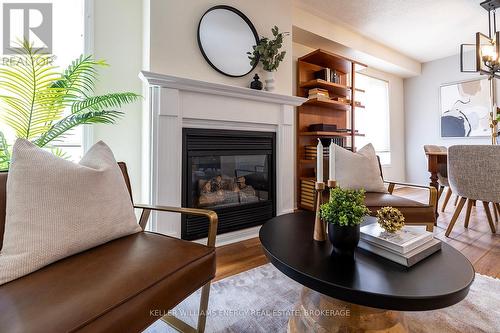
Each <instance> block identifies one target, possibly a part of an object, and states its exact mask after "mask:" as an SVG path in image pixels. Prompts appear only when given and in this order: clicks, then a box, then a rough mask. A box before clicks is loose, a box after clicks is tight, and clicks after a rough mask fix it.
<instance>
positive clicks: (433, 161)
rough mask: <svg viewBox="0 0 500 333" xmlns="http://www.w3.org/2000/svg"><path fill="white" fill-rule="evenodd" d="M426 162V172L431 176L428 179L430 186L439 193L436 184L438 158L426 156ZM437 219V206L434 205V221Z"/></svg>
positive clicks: (437, 184)
mask: <svg viewBox="0 0 500 333" xmlns="http://www.w3.org/2000/svg"><path fill="white" fill-rule="evenodd" d="M427 162H428V171H429V172H430V174H431V177H430V180H431V182H430V185H431V186H433V187H435V188H436V190H437V191H438V193H439V183H438V172H439V166H438V156H436V155H428V156H427ZM438 217H439V213H438V205H437V203H436V219H437V218H438Z"/></svg>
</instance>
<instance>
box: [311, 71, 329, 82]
mask: <svg viewBox="0 0 500 333" xmlns="http://www.w3.org/2000/svg"><path fill="white" fill-rule="evenodd" d="M330 76H331V70H330V68H323V69H321V70H319V71H316V72H314V78H315V79H317V80H324V81H326V82H330Z"/></svg>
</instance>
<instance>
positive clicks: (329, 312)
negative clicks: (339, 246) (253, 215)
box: [259, 212, 474, 332]
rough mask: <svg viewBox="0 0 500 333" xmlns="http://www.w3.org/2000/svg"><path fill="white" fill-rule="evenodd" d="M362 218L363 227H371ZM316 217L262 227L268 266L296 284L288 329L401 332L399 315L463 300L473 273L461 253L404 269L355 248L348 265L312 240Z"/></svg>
mask: <svg viewBox="0 0 500 333" xmlns="http://www.w3.org/2000/svg"><path fill="white" fill-rule="evenodd" d="M374 222H375V219H374V218H371V217H369V218H367V219H366V221H365V223H374ZM313 227H314V213H311V212H298V213H292V214H286V215H281V216H278V217H275V218H273V219H271V220H269V221H268V222H266V223H265V224H264V225H263V226H262V228H261V229H260V234H259V236H260V241H261V243H262V246H263V248H264V251H265V253H266V255H267V257H268V259H269V260H270V261H271V263H272V264H273V265H274V266H275V267H276V268H277V269H279V270H280V271H281V272H283V273H284V274H285V275H287V276H288V277H290V278H291V279H293V280H295V281H297V282H298V283H300V284H302V285H303V286H304V287H305V288H304V289H303V291H302V294H301V299H300V301H299V302H298V305H297V308H296V310H297V312H296V313H300V314H301V315H300V316H291V317H290V320H289V323H288V330H289V332H336V331H339V330H342V332H344V331H356V332H364V331H371V332H374V331H376V332H378V330H381V331H384V332H405V331H406V330H407V328H406V324H405V321H404V316H403V313H402V312H401V311H424V310H435V309H440V308H444V307H448V306H450V305H453V304H455V303H458V302H460V301H461V300H463V299H464V298H465V296H467V293H468V292H469V287H470V285H471V284H472V282H473V281H474V268H473V267H472V265H471V263H470V262H469V260H467V258H466V257H464V256H463V255H462V254H461V253H460V252H459V251H457V250H455V249H454V248H453V247H451V246H449V245H448V244H446V243H444V242H443V243H442V247H441V251H439V252H437V253H435V254H433V255H431V256H429V257H428V258H426V259H424V260H423V261H421V262H419V263H417V264H416V265H414V266H412V267H410V268H407V267H404V266H402V265H399V264H396V263H393V262H391V261H389V260H386V259H384V258H382V257H380V256H377V255H375V254H373V253H370V252H367V251H364V250H362V249H357V250H356V253H355V261H354V262H346V261H339V260H338V259H336V258H335V257H332V256H331V252H332V246H331V244H330V242H329V241H325V242H316V241H314V240H313V238H312V235H313Z"/></svg>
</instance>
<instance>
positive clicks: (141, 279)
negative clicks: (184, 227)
mask: <svg viewBox="0 0 500 333" xmlns="http://www.w3.org/2000/svg"><path fill="white" fill-rule="evenodd" d="M119 164H120V167H121V168H122V171H123V175H124V179H125V182H126V183H127V186H128V188H129V192H130V182H129V178H128V175H127V169H126V166H125V164H123V163H119ZM6 180H7V173H0V249H1V246H2V239H3V232H4V227H5V200H6V193H5V191H6ZM135 207H136V208H140V209H142V210H143V211H142V215H141V219H140V225H141V227H142V228H143V229H144V227H145V226H146V222H147V220H148V217H149V215H150V213H151V211H152V210H158V211H168V212H176V213H180V214H192V215H199V216H200V215H201V216H205V217H207V218H208V219H209V223H210V224H209V226H210V230H209V235H210V236H209V239H208V245H207V246H204V245H201V244H197V243H192V242H188V241H183V240H179V239H175V238H172V237H168V236H165V235H161V234H157V233H153V232H146V231H143V232H140V233H137V234H134V235H130V236H126V237H123V238H119V239H116V240H114V241H111V242H108V243H106V244H103V245H101V246H98V247H95V248H92V249H90V250H87V251H84V252H81V253H79V254H76V255H73V256H70V257H67V258H65V259H63V260H60V261H57V262H55V263H53V264H51V265H48V266H46V267H44V268H42V269H40V270H38V271H36V272H33V273H31V274H29V275H26V276H24V277H21V278H19V279H17V280H14V281H11V282H9V283H6V284H4V285H1V286H0V332H9V333H15V332H76V331H78V332H140V331H142V330H144V329H145V328H146V327H148V326H149V325H150V324H152V323H153V322H155V321H156V320H158V319H160V318H161V319H163V320H164V321H166V322H167V323H169V324H170V325H172V326H174V327H177V328H178V329H181V330H185V331H188V330H190V331H198V332H203V331H204V327H205V320H206V318H205V314H206V309H207V305H208V295H209V290H210V281H211V280H212V279H213V278H214V276H215V248H214V245H215V234H216V230H217V215H216V214H215V213H214V212H212V211H207V210H199V209H186V208H174V207H153V206H141V205H136V206H135ZM89 209H92V207H89ZM201 287H202V288H203V289H202V293H201V302H200V310H201V311H200V314H201V315H200V316H199V320H198V328H197V329H194V328H192V327H190V326H189V325H187V324H185V323H184V322H182V321H180V320H179V319H177V318H175V317H173V316H171V315H169V314H167V312H168V311H169V310H170V309H172V308H173V307H175V306H176V305H177V304H178V303H180V302H181V301H182V300H183V299H185V298H186V297H187V296H189V295H190V294H192V293H193V292H194V291H196V290H197V289H199V288H201Z"/></svg>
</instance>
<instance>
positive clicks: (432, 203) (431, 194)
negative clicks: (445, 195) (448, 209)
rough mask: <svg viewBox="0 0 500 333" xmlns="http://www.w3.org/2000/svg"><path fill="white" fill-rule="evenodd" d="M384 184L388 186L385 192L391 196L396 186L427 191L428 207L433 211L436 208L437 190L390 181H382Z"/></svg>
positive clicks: (431, 187)
mask: <svg viewBox="0 0 500 333" xmlns="http://www.w3.org/2000/svg"><path fill="white" fill-rule="evenodd" d="M384 183H386V184H389V186H388V188H387V191H389V193H390V194H392V192H393V191H394V187H395V186H396V185H400V186H406V187H416V188H422V189H426V190H429V206H432V207H434V209H436V207H437V189H436V188H435V187H434V186H427V185H419V184H411V183H403V182H395V181H390V180H384Z"/></svg>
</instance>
